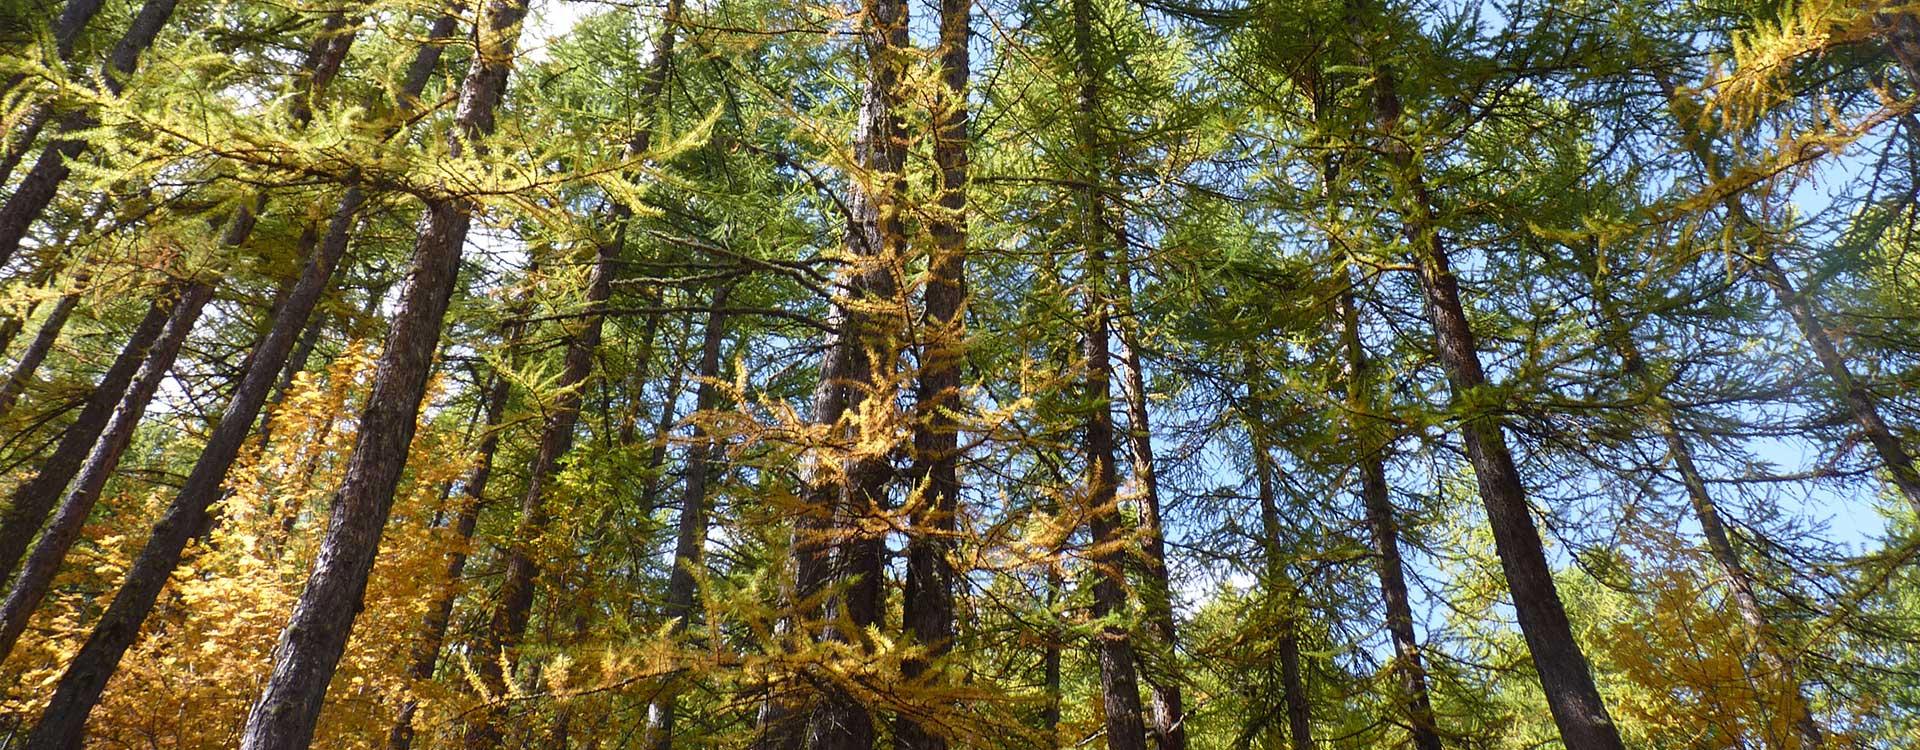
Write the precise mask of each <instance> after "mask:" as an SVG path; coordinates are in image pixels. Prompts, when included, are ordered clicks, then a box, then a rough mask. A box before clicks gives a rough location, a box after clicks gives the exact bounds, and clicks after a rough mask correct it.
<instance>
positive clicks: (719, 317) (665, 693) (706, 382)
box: [642, 284, 732, 750]
mask: <svg viewBox="0 0 1920 750" xmlns="http://www.w3.org/2000/svg"><path fill="white" fill-rule="evenodd" d="M731 291H732V285H731V284H727V285H725V286H722V287H720V289H719V290H717V291H715V292H714V295H713V305H712V307H711V309H710V310H709V311H708V313H707V330H706V333H705V335H704V336H702V339H701V342H700V370H699V377H700V388H699V395H698V396H697V397H696V398H695V401H694V403H695V406H694V408H695V409H696V410H697V412H699V413H706V412H711V411H713V410H714V409H717V408H719V407H720V389H719V387H718V386H717V384H716V382H715V381H716V380H717V379H718V378H719V377H720V347H721V345H723V344H724V343H726V334H727V328H726V325H727V314H726V305H727V295H728V294H729V293H730V292H731ZM714 447H715V446H714V440H713V438H712V436H710V435H708V434H707V428H706V427H705V426H703V425H702V424H701V423H700V420H699V419H698V418H696V419H695V420H694V422H693V435H692V439H691V442H690V443H689V444H688V446H687V483H686V484H685V485H683V486H682V489H681V492H680V519H679V525H678V528H676V529H675V535H674V543H673V574H672V576H671V577H669V578H668V579H667V606H666V611H665V613H664V614H665V615H666V617H667V619H668V620H669V621H670V622H671V623H672V625H671V626H670V627H669V630H668V632H669V633H670V634H673V635H678V634H680V633H681V632H682V631H684V630H686V628H687V625H688V620H691V619H692V618H693V615H694V611H695V610H694V606H693V604H694V601H693V600H694V594H696V593H698V592H696V591H695V590H694V589H695V585H696V580H695V579H696V578H697V576H696V574H695V571H698V570H702V569H704V566H705V562H704V561H705V559H706V544H707V516H708V514H709V509H708V507H707V481H708V478H709V475H711V474H712V472H713V463H714V461H713V454H714ZM678 696H679V687H678V685H677V684H668V685H667V686H665V687H663V688H662V689H661V691H660V695H659V696H658V697H656V698H655V699H654V701H653V703H652V704H650V705H649V706H648V707H647V716H648V727H647V737H646V741H645V742H643V743H642V745H643V746H644V747H647V748H657V749H658V750H666V749H667V748H670V747H672V746H673V732H674V711H675V710H676V708H677V701H678Z"/></svg>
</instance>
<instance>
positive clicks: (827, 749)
mask: <svg viewBox="0 0 1920 750" xmlns="http://www.w3.org/2000/svg"><path fill="white" fill-rule="evenodd" d="M907 11H908V8H907V4H906V2H905V1H904V0H866V2H865V4H864V6H863V9H862V12H861V16H860V40H861V46H862V48H863V50H864V52H865V59H866V67H867V69H866V85H865V87H864V90H863V93H862V97H861V103H860V119H859V124H858V126H857V128H856V132H855V133H854V138H853V162H854V167H855V168H856V170H857V172H856V174H854V175H853V176H852V177H853V179H852V180H851V182H852V185H851V186H850V188H849V191H848V192H849V195H848V200H847V206H848V211H849V213H850V216H849V217H848V227H847V240H848V255H849V257H850V260H849V261H848V263H847V266H846V267H845V268H844V269H843V270H842V274H843V276H845V277H846V278H847V285H846V287H847V288H846V290H845V292H844V293H845V295H846V299H837V300H835V301H834V317H835V325H834V328H835V329H836V330H837V334H836V335H835V337H834V340H833V341H831V342H829V344H828V347H827V353H826V357H825V361H824V362H823V364H822V366H821V368H820V369H821V372H820V376H821V377H820V389H819V391H818V392H817V393H816V394H815V399H814V417H813V418H814V421H815V422H816V423H819V424H823V425H828V426H829V430H830V432H831V434H834V435H836V436H840V437H842V438H844V444H845V445H849V446H858V445H862V444H863V443H864V442H865V440H863V439H864V438H867V437H869V436H866V435H862V434H860V433H861V431H862V430H864V429H866V428H867V427H868V426H867V425H864V424H860V423H857V422H856V423H848V420H847V419H846V417H847V415H848V414H849V413H852V414H858V413H859V408H860V405H861V404H862V403H863V402H864V401H865V400H866V399H867V398H869V397H871V396H870V393H871V392H876V389H877V388H879V387H881V386H882V385H883V383H884V381H885V379H889V378H890V377H891V374H892V372H891V369H892V368H893V366H894V364H895V362H894V360H895V354H896V353H897V352H898V350H899V345H898V343H897V333H896V332H897V331H899V330H902V329H903V328H904V321H899V320H889V319H888V318H890V317H897V316H894V315H890V314H888V313H882V312H880V311H878V310H877V309H876V308H886V309H892V307H893V305H894V304H895V303H896V302H897V301H898V300H897V297H898V292H899V285H898V282H897V280H896V279H895V278H894V275H893V269H894V268H895V267H896V264H897V263H898V260H899V259H900V258H901V257H902V253H903V252H904V249H905V247H904V246H905V240H904V235H903V232H902V227H901V223H900V216H899V214H898V210H899V196H900V193H901V182H902V170H903V168H904V166H905V156H906V154H905V147H904V125H903V124H902V122H901V119H900V115H899V112H898V106H899V97H900V92H899V86H900V84H901V80H902V74H903V70H902V65H903V64H904V60H903V56H904V55H905V54H906V51H907V50H908V49H909V47H910V42H909V41H908V38H907ZM883 397H884V396H883ZM848 431H851V434H848ZM837 458H838V459H839V460H841V462H842V464H843V468H842V472H841V475H840V476H841V478H840V479H838V480H824V481H816V484H815V485H814V486H813V487H812V488H810V489H809V490H808V491H807V493H808V495H809V498H808V504H809V506H810V508H809V509H808V510H807V511H806V512H805V513H803V514H802V515H801V520H800V522H799V523H797V524H796V527H797V528H796V529H795V532H794V535H795V540H794V558H795V565H794V568H795V574H794V578H795V587H794V588H795V594H794V600H795V601H803V600H805V599H807V598H808V597H810V596H812V595H813V594H814V593H816V592H818V591H819V590H820V589H821V588H822V587H824V586H825V585H826V584H827V583H828V582H829V581H835V580H837V581H841V582H844V584H845V585H844V588H843V589H842V591H841V593H840V594H839V595H838V596H837V597H835V598H834V599H833V600H832V601H830V602H829V606H830V607H834V608H837V610H838V614H839V615H840V616H839V617H832V616H829V617H827V618H826V621H827V622H828V623H829V624H828V625H827V626H826V627H825V628H824V630H823V631H822V632H821V633H820V637H822V638H824V639H826V640H831V641H844V642H850V643H855V644H857V645H858V646H859V647H861V648H864V647H865V644H864V640H865V637H866V633H865V631H866V628H867V627H868V626H871V625H875V624H877V623H878V622H879V620H880V613H881V609H882V607H883V606H884V603H885V602H884V588H883V584H884V581H883V580H882V577H883V576H884V575H885V570H884V568H883V567H882V557H883V552H884V546H883V545H884V540H883V539H882V538H881V537H879V536H878V535H875V534H871V533H866V532H858V533H852V534H844V535H837V537H836V538H835V540H834V541H833V542H832V543H831V544H830V545H823V544H822V538H823V537H825V536H827V535H828V534H829V533H830V531H842V532H844V531H848V530H852V529H857V528H858V525H859V523H860V520H861V519H862V518H869V517H872V516H873V515H874V514H877V513H879V512H881V510H880V509H881V506H882V505H883V504H884V503H885V499H886V497H885V496H886V484H887V481H888V478H889V477H888V474H889V473H890V471H891V467H890V466H889V465H888V461H887V457H886V456H876V455H872V454H871V451H870V450H868V449H862V452H861V453H858V454H855V455H853V456H841V457H837ZM836 527H838V528H836ZM836 620H844V621H845V622H847V623H848V624H850V625H851V626H852V627H851V628H849V629H845V630H843V629H841V628H840V627H837V626H836V625H833V624H831V623H834V622H835V621H836ZM821 692H822V695H820V696H819V698H820V699H819V702H818V704H817V705H815V706H814V707H813V711H812V714H811V715H810V716H809V717H808V718H807V722H806V727H805V736H804V738H802V737H800V736H796V735H795V734H794V729H795V728H796V727H794V726H792V724H794V722H792V721H790V720H789V719H788V715H789V714H790V707H784V706H777V705H776V706H772V707H770V708H769V710H768V711H767V714H768V715H770V716H769V717H765V718H763V730H762V733H763V737H762V742H763V743H766V744H771V745H772V746H775V747H794V746H796V745H797V744H798V743H800V742H802V741H804V743H805V745H806V746H807V747H809V748H811V749H812V750H869V749H870V748H871V747H872V746H873V742H874V736H875V726H874V719H873V715H872V713H871V712H870V711H869V710H868V709H867V707H866V706H865V705H862V704H861V703H860V702H859V701H858V700H856V699H855V698H854V697H853V696H852V695H849V694H848V693H847V692H846V691H845V690H844V689H841V688H840V687H838V686H836V685H832V684H828V685H826V686H824V687H823V688H822V689H821ZM767 723H778V724H781V725H782V726H777V727H767V726H764V725H765V724H767Z"/></svg>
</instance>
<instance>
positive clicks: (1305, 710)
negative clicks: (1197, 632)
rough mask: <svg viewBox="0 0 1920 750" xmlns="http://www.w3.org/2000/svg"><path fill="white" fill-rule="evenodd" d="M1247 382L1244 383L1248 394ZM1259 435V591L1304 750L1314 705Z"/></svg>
mask: <svg viewBox="0 0 1920 750" xmlns="http://www.w3.org/2000/svg"><path fill="white" fill-rule="evenodd" d="M1248 369H1249V370H1251V369H1252V367H1251V366H1249V368H1248ZM1252 382H1253V381H1251V380H1249V381H1248V387H1249V389H1251V387H1252ZM1250 396H1251V394H1250ZM1249 400H1250V401H1252V400H1253V398H1249ZM1249 408H1250V409H1252V410H1253V413H1254V414H1258V413H1259V406H1258V404H1257V403H1255V404H1253V405H1250V406H1249ZM1259 429H1260V422H1259V420H1258V419H1249V420H1248V424H1247V432H1248V434H1249V435H1250V436H1251V440H1250V441H1249V442H1250V443H1251V447H1252V449H1253V480H1254V492H1255V494H1256V495H1257V497H1258V500H1259V503H1260V531H1261V539H1260V549H1261V552H1262V555H1263V557H1264V558H1265V560H1264V563H1265V567H1266V571H1265V577H1264V578H1265V580H1263V581H1262V586H1263V587H1264V588H1265V589H1266V594H1267V597H1268V605H1269V606H1271V607H1273V608H1274V609H1275V611H1276V613H1277V614H1278V615H1279V618H1280V621H1279V623H1278V627H1279V628H1280V629H1281V633H1280V643H1279V647H1280V691H1281V696H1280V699H1281V700H1280V702H1281V704H1282V705H1283V707H1284V708H1285V710H1286V715H1287V731H1288V734H1289V736H1291V737H1292V738H1293V748H1294V750H1307V749H1308V748H1311V747H1313V704H1312V702H1311V701H1310V700H1309V699H1308V698H1307V685H1306V678H1305V676H1304V675H1303V674H1302V673H1301V670H1300V617H1299V615H1298V614H1296V610H1297V607H1298V604H1297V602H1298V599H1299V596H1298V593H1297V592H1296V591H1294V588H1293V583H1292V577H1291V576H1289V575H1288V574H1287V569H1286V559H1285V557H1284V556H1283V555H1282V554H1281V549H1280V540H1281V539H1282V538H1283V537H1284V535H1285V529H1284V528H1282V526H1281V523H1280V503H1279V497H1278V496H1277V494H1276V493H1275V491H1274V486H1273V484H1274V466H1273V456H1272V454H1270V453H1268V452H1267V450H1268V449H1267V444H1266V441H1265V440H1264V439H1262V438H1261V437H1260V433H1259Z"/></svg>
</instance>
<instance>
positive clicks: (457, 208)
mask: <svg viewBox="0 0 1920 750" xmlns="http://www.w3.org/2000/svg"><path fill="white" fill-rule="evenodd" d="M526 11H527V6H526V4H525V2H524V1H523V0H492V1H491V2H488V3H486V4H485V10H484V15H483V18H484V20H483V22H482V25H481V28H480V29H479V30H478V33H477V34H476V38H477V39H478V48H477V49H476V51H475V56H474V61H473V66H472V68H471V69H470V70H469V71H468V73H467V76H466V80H465V82H464V83H463V84H462V85H461V92H460V106H459V110H458V112H457V113H456V115H455V118H454V123H455V125H454V128H453V131H452V132H451V133H450V134H449V136H450V137H449V141H450V146H451V148H452V150H453V153H454V154H455V155H456V156H458V155H459V154H460V153H461V152H463V151H465V150H466V149H468V148H472V149H474V150H475V151H476V152H481V151H482V149H481V148H480V147H479V146H480V144H479V143H478V141H479V139H480V138H482V137H484V136H485V135H486V134H488V133H490V132H492V130H493V122H494V109H495V107H496V106H497V105H498V104H499V102H500V99H501V97H502V96H503V95H504V94H505V91H506V83H507V74H508V72H509V71H510V70H511V67H512V63H513V58H514V47H515V44H516V42H517V41H518V37H519V33H520V21H521V19H522V18H524V17H525V15H526ZM476 209H477V206H476V205H475V204H473V203H472V202H471V201H470V200H468V199H463V198H437V199H434V200H432V201H430V202H429V203H428V206H427V210H426V215H425V216H424V217H423V219H422V222H421V232H420V237H419V240H418V241H417V242H416V243H415V245H414V261H413V268H412V271H411V273H410V275H409V278H408V280H407V287H406V290H405V291H404V292H402V293H401V298H400V305H399V309H398V312H396V313H395V315H394V319H393V324H392V329H391V331H390V332H389V333H388V335H387V341H386V349H385V351H384V352H383V353H382V354H381V357H380V362H379V365H378V369H377V370H376V372H375V374H374V380H373V388H372V392H371V393H370V394H369V396H368V399H367V408H366V410H365V411H364V412H362V414H361V417H360V432H359V435H358V437H357V439H356V441H355V444H354V448H353V452H352V454H351V455H350V456H349V458H348V459H347V467H346V475H345V479H344V480H343V481H342V483H341V486H340V490H339V492H338V493H337V494H336V495H335V497H334V503H333V514H332V516H331V518H330V519H329V521H328V524H327V533H326V536H325V537H324V538H323V539H322V541H321V544H320V552H319V557H318V558H317V559H316V560H315V562H314V567H313V571H312V573H311V574H309V576H308V578H307V585H306V587H305V589H304V590H303V591H302V592H301V594H300V599H299V600H298V602H296V603H295V605H294V609H293V615H292V617H291V618H289V620H288V622H287V627H286V629H285V630H284V631H282V633H281V638H280V644H279V646H278V647H276V648H275V659H274V667H273V674H272V676H271V677H269V678H268V680H267V684H266V688H265V689H264V690H263V691H262V693H261V695H260V698H259V699H258V700H257V701H255V703H254V704H253V708H252V709H251V710H250V711H249V712H248V715H247V726H246V729H245V731H244V732H243V733H242V735H241V747H242V748H244V750H301V749H302V748H305V747H306V746H307V744H308V743H309V742H311V741H312V738H313V730H314V724H315V722H316V721H318V719H319V715H320V706H321V703H322V701H323V700H324V699H325V697H326V693H327V685H328V683H329V682H330V681H331V680H332V677H333V671H334V668H335V667H336V666H338V664H339V661H340V657H341V655H342V653H343V652H344V651H345V649H346V645H347V639H348V637H349V636H350V635H351V633H352V630H353V621H354V618H355V616H356V614H357V613H358V610H359V609H360V605H361V602H362V599H363V597H364V596H365V594H366V585H367V576H368V574H369V573H370V572H371V571H372V569H373V562H374V558H375V556H376V555H377V553H378V551H379V546H380V537H381V532H382V530H383V528H384V527H385V525H386V521H387V516H388V514H389V513H390V512H391V511H392V509H393V493H394V490H395V489H396V488H397V487H398V486H399V483H400V476H401V471H402V470H403V469H404V468H405V463H406V456H407V453H408V447H409V444H410V443H411V442H412V440H413V433H414V428H415V419H416V417H417V416H418V413H419V408H420V399H421V398H422V397H423V396H425V394H426V386H427V379H428V376H429V375H430V374H431V372H432V364H433V363H432V358H433V355H434V352H435V351H436V350H437V349H438V347H439V342H440V334H441V324H442V322H443V321H444V318H445V315H446V311H447V305H448V302H449V301H450V300H451V298H452V296H453V290H454V286H455V283H456V281H457V276H458V270H459V261H460V255H461V251H462V249H463V245H464V244H465V242H466V237H467V229H468V227H469V226H470V224H471V222H472V212H473V211H474V210H476Z"/></svg>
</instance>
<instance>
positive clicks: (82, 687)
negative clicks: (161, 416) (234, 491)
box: [28, 14, 455, 750]
mask: <svg viewBox="0 0 1920 750" xmlns="http://www.w3.org/2000/svg"><path fill="white" fill-rule="evenodd" d="M454 25H455V17H454V16H453V15H450V14H449V15H444V16H441V17H439V19H438V20H436V21H435V22H434V24H433V29H432V38H433V39H434V40H436V41H434V42H430V43H428V44H426V45H424V46H423V47H421V49H420V51H419V53H418V54H417V55H416V56H415V58H414V60H413V65H412V66H411V67H409V68H408V70H407V78H406V80H405V81H404V82H403V84H402V96H403V97H404V99H405V100H411V99H414V98H416V97H418V96H419V93H420V91H421V90H423V89H424V88H425V87H426V83H427V79H428V78H429V77H430V76H431V74H432V71H433V68H434V65H435V63H437V62H438V60H439V57H440V52H441V50H442V46H441V45H440V44H438V43H437V40H441V39H446V38H448V37H450V36H451V35H452V33H453V29H454ZM403 103H404V102H403ZM363 203H365V194H364V192H363V191H362V190H361V188H360V187H358V186H351V187H348V188H347V190H346V193H345V194H344V195H342V196H341V198H340V202H339V205H338V207H337V208H336V209H335V210H334V212H333V216H332V218H331V219H330V221H329V223H328V226H327V234H326V238H325V239H324V240H322V241H321V243H320V245H319V247H318V249H317V250H316V251H315V252H314V254H313V255H311V256H310V257H308V258H307V262H306V265H305V267H304V268H303V269H302V270H301V275H300V279H299V280H298V281H297V282H296V283H295V285H294V287H293V289H292V290H290V291H289V292H288V294H287V296H286V299H284V300H283V301H282V302H281V307H280V311H279V313H278V316H277V319H276V320H275V321H274V324H273V327H272V329H271V330H269V331H268V333H267V336H266V337H265V338H263V339H261V341H260V343H259V344H257V345H256V346H255V348H254V352H253V355H252V357H251V358H250V360H249V361H248V363H247V372H246V374H245V375H244V376H242V379H241V381H240V385H239V387H238V388H236V389H235V390H234V393H233V396H232V398H231V399H230V400H229V401H228V402H227V406H226V410H225V411H224V412H222V413H221V416H220V421H219V422H218V423H216V424H215V425H214V428H213V432H212V434H211V435H210V436H209V437H208V438H207V443H206V445H205V446H204V447H203V448H202V449H201V451H200V457H199V459H197V460H196V461H195V462H194V465H193V468H192V469H191V470H190V471H189V472H188V474H187V479H186V482H185V483H183V484H182V485H181V488H180V491H179V493H178V494H176V495H175V496H174V499H173V502H172V503H171V504H169V505H168V506H167V509H166V511H165V512H164V513H163V515H162V516H161V518H160V521H159V523H157V524H155V525H154V527H153V531H152V532H151V533H149V534H148V536H147V542H146V544H145V546H143V547H141V549H140V553H139V554H138V555H136V556H135V557H134V561H133V565H132V567H130V568H128V570H127V574H126V578H125V580H123V581H122V582H121V585H120V589H119V590H118V591H117V592H116V593H115V594H114V597H113V601H112V603H110V604H109V605H108V606H107V610H106V612H105V613H104V614H102V615H101V617H100V620H99V621H98V622H96V623H95V624H94V628H93V631H92V633H91V634H90V635H89V636H88V638H87V641H86V643H85V644H83V645H82V646H81V647H80V651H79V652H78V653H76V654H75V655H74V657H73V659H72V660H71V661H69V662H68V663H67V669H66V671H65V672H64V673H62V674H61V676H60V682H59V683H58V685H57V686H56V687H55V689H54V695H53V698H52V700H51V701H50V702H49V703H48V704H47V709H46V711H45V712H44V713H43V714H42V715H41V719H40V722H39V724H38V725H37V726H36V727H35V728H34V731H33V734H32V738H31V739H30V740H29V744H28V747H30V748H34V750H40V749H41V748H46V749H48V750H65V748H67V747H68V746H69V745H71V744H72V743H74V742H77V741H78V739H79V737H80V733H81V730H82V728H83V727H84V725H85V724H86V719H87V716H88V714H90V713H91V712H92V711H93V707H94V706H95V705H96V704H98V703H99V701H100V694H101V691H103V690H105V689H106V685H107V681H108V679H109V678H111V677H112V676H113V673H114V670H116V669H118V667H119V665H120V658H121V657H122V656H124V655H125V654H126V651H127V649H128V648H130V647H131V646H132V645H133V643H134V641H135V640H136V639H138V638H139V635H140V628H141V625H142V624H143V623H144V622H145V621H146V618H147V615H148V614H149V613H151V612H152V611H153V606H154V603H155V602H156V601H157V600H158V599H159V597H160V592H161V591H162V590H163V589H165V588H166V584H167V580H168V579H169V578H171V577H172V575H173V571H174V569H175V568H177V567H179V565H180V559H181V555H182V554H183V553H184V552H185V550H186V547H187V543H188V542H189V541H190V540H192V539H193V538H194V537H196V536H199V535H200V534H202V533H204V531H205V530H206V529H207V528H208V527H209V525H210V524H211V523H212V520H213V519H212V516H211V514H210V513H209V511H210V509H211V508H212V506H213V503H214V502H215V501H216V500H218V499H219V497H220V489H221V485H222V484H224V483H225V481H226V477H227V471H228V470H229V469H230V468H232V466H233V462H234V459H235V458H237V457H238V456H239V455H240V448H241V445H242V444H243V443H244V442H245V441H246V438H247V435H248V434H249V433H251V432H252V430H253V424H254V421H255V419H256V418H258V417H259V415H260V409H261V407H262V406H264V405H265V403H266V400H267V397H268V396H269V394H270V393H271V391H272V388H273V384H274V380H275V378H277V377H278V376H279V374H280V368H281V366H282V365H284V364H286V361H287V357H288V355H289V353H290V351H291V349H292V348H293V346H294V339H295V338H296V337H297V336H298V335H299V333H300V330H301V328H302V327H303V326H304V325H305V324H306V323H307V320H308V318H309V317H311V315H312V312H313V309H314V307H315V306H317V305H318V304H319V301H320V297H321V295H322V294H324V293H325V292H326V289H327V286H328V284H329V283H330V280H331V279H332V278H333V273H334V268H335V267H336V266H338V265H339V261H340V258H341V257H343V256H344V255H345V254H346V249H347V244H348V240H349V239H350V236H351V234H352V230H353V227H354V223H355V221H356V218H355V217H356V216H357V214H358V212H359V209H360V206H361V205H362V204H363Z"/></svg>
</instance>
